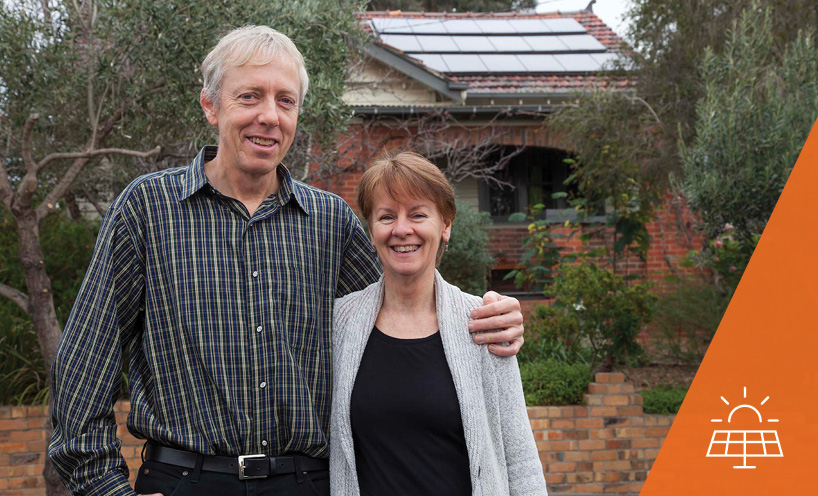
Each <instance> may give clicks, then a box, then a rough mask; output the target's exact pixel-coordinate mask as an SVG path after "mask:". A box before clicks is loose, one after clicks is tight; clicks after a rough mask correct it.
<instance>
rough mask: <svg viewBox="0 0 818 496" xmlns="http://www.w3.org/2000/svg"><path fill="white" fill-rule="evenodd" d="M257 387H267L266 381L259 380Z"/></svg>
mask: <svg viewBox="0 0 818 496" xmlns="http://www.w3.org/2000/svg"><path fill="white" fill-rule="evenodd" d="M258 387H260V388H261V389H264V388H266V387H267V383H266V382H264V381H261V384H259V385H258Z"/></svg>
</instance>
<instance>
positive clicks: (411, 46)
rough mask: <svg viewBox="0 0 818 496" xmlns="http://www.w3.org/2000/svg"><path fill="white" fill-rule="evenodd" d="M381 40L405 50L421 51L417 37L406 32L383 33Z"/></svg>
mask: <svg viewBox="0 0 818 496" xmlns="http://www.w3.org/2000/svg"><path fill="white" fill-rule="evenodd" d="M381 41H383V42H384V43H386V44H387V45H390V46H393V47H395V48H397V49H398V50H402V51H404V52H420V51H421V47H420V43H418V40H417V37H416V36H414V35H406V34H382V35H381Z"/></svg>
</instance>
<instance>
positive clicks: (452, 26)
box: [443, 19, 483, 34]
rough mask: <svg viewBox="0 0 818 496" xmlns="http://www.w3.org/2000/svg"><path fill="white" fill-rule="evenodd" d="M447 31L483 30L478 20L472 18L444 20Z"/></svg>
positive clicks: (474, 31)
mask: <svg viewBox="0 0 818 496" xmlns="http://www.w3.org/2000/svg"><path fill="white" fill-rule="evenodd" d="M443 26H444V27H445V28H446V31H447V32H448V33H451V34H482V33H483V30H482V29H480V25H479V24H477V22H476V21H472V20H470V19H451V20H446V21H443Z"/></svg>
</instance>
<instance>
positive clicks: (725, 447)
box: [707, 386, 784, 469]
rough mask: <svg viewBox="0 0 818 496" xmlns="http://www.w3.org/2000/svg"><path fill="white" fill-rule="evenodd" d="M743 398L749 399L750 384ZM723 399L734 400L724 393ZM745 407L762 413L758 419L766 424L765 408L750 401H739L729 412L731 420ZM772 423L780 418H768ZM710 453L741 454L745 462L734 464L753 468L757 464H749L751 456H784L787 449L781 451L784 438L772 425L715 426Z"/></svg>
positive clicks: (765, 401) (758, 415) (760, 422)
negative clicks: (748, 426) (735, 428)
mask: <svg viewBox="0 0 818 496" xmlns="http://www.w3.org/2000/svg"><path fill="white" fill-rule="evenodd" d="M743 399H744V400H746V399H747V387H746V386H745V387H744V396H743ZM769 399H770V397H769V396H767V397H765V398H764V399H763V400H761V403H760V405H759V407H760V406H763V405H764V404H765V403H767V401H769ZM721 401H723V402H724V404H725V405H727V406H730V402H729V401H728V400H727V398H725V397H724V396H722V397H721ZM742 409H749V410H752V411H753V413H755V415H756V417H758V423H759V424H763V423H764V420H763V419H762V417H761V412H760V411H759V409H758V408H756V407H755V406H753V405H751V404H749V403H748V402H746V401H745V402H743V403H741V404H738V405H736V406H735V407H733V409H732V410H730V414H729V415H728V416H727V423H728V424H729V423H730V422H732V420H733V415H734V414H735V413H736V412H737V411H739V410H742ZM710 422H713V423H720V422H724V419H720V418H714V419H710ZM767 422H769V423H778V419H774V418H768V419H767ZM707 456H708V457H737V458H742V459H743V463H742V465H734V466H733V468H743V469H752V468H756V467H755V466H752V465H747V458H750V457H783V456H784V453H783V452H782V451H781V442H780V441H779V439H778V431H776V430H771V429H759V430H718V429H717V430H714V431H713V437H712V438H711V439H710V446H708V448H707Z"/></svg>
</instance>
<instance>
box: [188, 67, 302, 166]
mask: <svg viewBox="0 0 818 496" xmlns="http://www.w3.org/2000/svg"><path fill="white" fill-rule="evenodd" d="M299 88H300V77H299V74H298V69H297V68H296V65H295V63H294V62H292V61H291V60H290V59H289V58H288V57H280V58H278V59H276V60H273V61H272V62H269V63H267V64H263V65H259V64H256V63H254V61H253V60H250V62H248V63H246V64H244V65H242V66H238V67H228V68H227V70H226V71H225V73H224V76H223V77H222V87H221V95H220V98H219V102H213V101H211V100H209V99H208V98H207V97H205V96H204V93H202V98H201V103H202V108H203V109H204V111H205V115H206V116H207V120H208V122H210V124H212V125H214V126H216V127H217V128H218V130H219V160H220V162H219V163H220V164H221V166H224V167H229V168H235V169H237V170H238V171H241V172H243V173H245V174H249V175H253V176H264V175H266V174H269V173H270V172H273V171H275V169H276V167H277V166H278V164H280V163H281V161H282V160H283V159H284V156H285V155H286V154H287V151H288V150H289V149H290V145H292V143H293V137H294V136H295V128H296V124H297V122H298V92H299ZM217 103H218V104H217Z"/></svg>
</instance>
